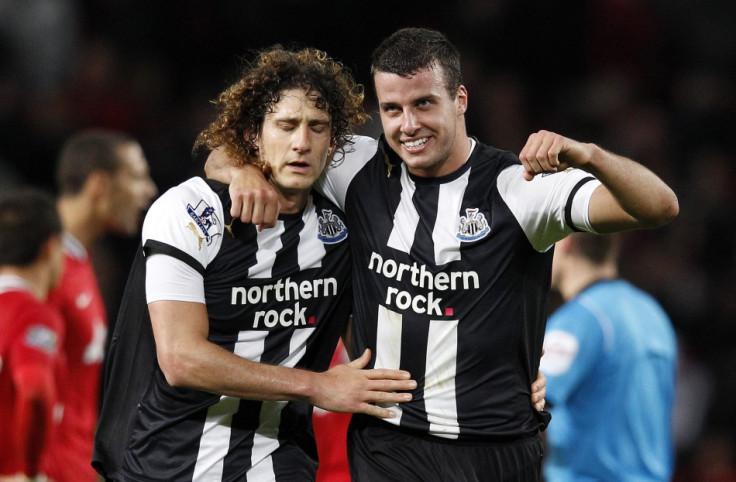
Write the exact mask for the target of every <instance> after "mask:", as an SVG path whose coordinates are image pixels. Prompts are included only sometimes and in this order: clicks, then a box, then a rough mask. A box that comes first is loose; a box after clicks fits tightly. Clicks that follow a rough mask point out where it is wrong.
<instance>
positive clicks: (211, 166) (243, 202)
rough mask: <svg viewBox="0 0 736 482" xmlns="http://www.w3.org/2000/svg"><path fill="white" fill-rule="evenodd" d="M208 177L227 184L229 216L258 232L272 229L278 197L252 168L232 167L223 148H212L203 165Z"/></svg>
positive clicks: (260, 174)
mask: <svg viewBox="0 0 736 482" xmlns="http://www.w3.org/2000/svg"><path fill="white" fill-rule="evenodd" d="M204 170H205V173H206V175H207V177H208V178H210V179H215V180H217V181H220V182H224V183H225V184H229V185H230V188H229V192H230V199H231V200H232V206H231V207H230V215H231V216H232V217H233V219H240V221H241V222H243V223H247V224H255V225H257V226H258V229H259V230H261V229H263V228H272V227H274V226H275V225H276V221H277V220H278V217H279V211H280V206H279V198H278V194H277V193H276V189H275V188H274V187H273V186H272V185H271V183H269V182H268V181H267V180H266V178H265V177H264V176H263V172H261V170H260V169H259V168H257V167H256V166H253V165H251V164H245V165H243V166H236V165H234V164H233V162H231V161H230V159H229V158H228V157H227V154H226V153H225V151H224V150H223V149H215V150H214V151H212V152H211V153H210V155H209V157H208V158H207V162H206V163H205V166H204Z"/></svg>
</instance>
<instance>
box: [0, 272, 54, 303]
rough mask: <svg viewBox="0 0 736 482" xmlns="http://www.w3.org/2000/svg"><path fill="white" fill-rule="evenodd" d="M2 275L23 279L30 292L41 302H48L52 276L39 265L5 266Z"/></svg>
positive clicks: (0, 273)
mask: <svg viewBox="0 0 736 482" xmlns="http://www.w3.org/2000/svg"><path fill="white" fill-rule="evenodd" d="M0 275H8V276H16V277H18V278H20V279H22V280H23V281H24V282H25V283H26V285H27V286H28V289H29V291H30V292H31V294H32V295H33V297H34V298H36V299H37V300H39V301H46V297H47V296H48V293H49V289H50V288H51V279H50V278H51V275H50V273H48V270H44V269H41V267H40V266H39V265H38V263H36V264H33V265H31V266H28V267H19V266H3V267H0Z"/></svg>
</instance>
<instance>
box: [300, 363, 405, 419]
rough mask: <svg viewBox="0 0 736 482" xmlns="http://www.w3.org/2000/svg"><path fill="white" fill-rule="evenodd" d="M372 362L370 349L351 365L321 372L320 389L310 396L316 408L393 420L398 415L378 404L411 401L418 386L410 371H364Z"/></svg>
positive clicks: (338, 366)
mask: <svg viewBox="0 0 736 482" xmlns="http://www.w3.org/2000/svg"><path fill="white" fill-rule="evenodd" d="M370 359H371V352H370V350H365V351H364V352H363V355H361V357H360V358H356V359H355V360H353V361H351V362H350V363H345V364H342V365H337V366H335V367H333V368H331V369H330V370H328V371H326V372H324V373H320V374H319V376H318V377H316V378H317V379H318V380H319V383H318V386H315V387H314V388H315V392H314V394H313V395H312V396H311V397H310V403H312V404H313V405H315V406H317V407H320V408H323V409H325V410H330V411H332V412H351V413H364V414H367V415H373V416H374V417H380V418H392V417H394V416H395V415H394V413H393V412H392V411H391V410H389V409H388V408H383V407H379V406H376V405H374V404H375V403H381V404H383V403H389V404H391V403H401V402H408V401H411V398H412V396H411V394H410V393H407V392H406V391H407V390H413V389H415V388H416V387H417V382H416V381H414V380H411V379H410V375H409V372H406V371H404V370H389V369H386V368H375V369H372V370H364V368H365V367H366V366H367V365H368V363H369V362H370Z"/></svg>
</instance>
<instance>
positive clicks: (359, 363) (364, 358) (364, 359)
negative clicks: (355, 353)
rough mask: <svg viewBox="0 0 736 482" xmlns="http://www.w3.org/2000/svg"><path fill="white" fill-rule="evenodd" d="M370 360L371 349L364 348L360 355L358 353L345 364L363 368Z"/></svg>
mask: <svg viewBox="0 0 736 482" xmlns="http://www.w3.org/2000/svg"><path fill="white" fill-rule="evenodd" d="M370 361H371V351H370V349H368V348H366V349H365V351H364V352H363V354H362V355H360V356H359V357H358V358H356V359H355V360H353V361H351V362H350V363H347V366H349V367H353V368H359V369H362V368H365V367H366V366H367V365H368V363H369V362H370Z"/></svg>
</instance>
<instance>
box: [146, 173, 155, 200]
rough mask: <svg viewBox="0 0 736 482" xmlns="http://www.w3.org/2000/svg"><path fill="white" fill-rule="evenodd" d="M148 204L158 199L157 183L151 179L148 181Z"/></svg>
mask: <svg viewBox="0 0 736 482" xmlns="http://www.w3.org/2000/svg"><path fill="white" fill-rule="evenodd" d="M145 193H146V202H147V203H148V204H150V203H151V201H153V198H154V197H156V194H158V187H157V186H156V183H155V182H153V179H151V178H150V177H149V178H148V179H147V180H146V190H145Z"/></svg>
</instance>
